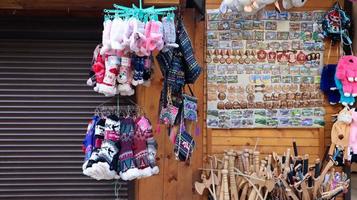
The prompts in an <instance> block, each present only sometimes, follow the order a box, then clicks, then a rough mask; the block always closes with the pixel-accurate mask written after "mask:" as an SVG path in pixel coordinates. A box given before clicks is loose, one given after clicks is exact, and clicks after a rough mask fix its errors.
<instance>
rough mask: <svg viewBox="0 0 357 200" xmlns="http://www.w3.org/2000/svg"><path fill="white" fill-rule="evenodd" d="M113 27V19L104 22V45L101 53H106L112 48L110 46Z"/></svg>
mask: <svg viewBox="0 0 357 200" xmlns="http://www.w3.org/2000/svg"><path fill="white" fill-rule="evenodd" d="M111 28H112V21H111V20H105V21H104V22H103V35H102V44H103V47H102V48H101V49H100V54H101V55H104V54H105V53H106V52H108V51H109V50H110V49H111V47H110V29H111Z"/></svg>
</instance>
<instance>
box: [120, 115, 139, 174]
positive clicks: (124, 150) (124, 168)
mask: <svg viewBox="0 0 357 200" xmlns="http://www.w3.org/2000/svg"><path fill="white" fill-rule="evenodd" d="M133 137H134V121H133V120H132V119H129V118H128V119H123V120H122V121H121V126H120V140H119V145H120V151H119V159H118V161H119V169H120V170H119V171H120V173H119V175H120V177H121V178H122V179H123V180H126V181H127V180H133V179H135V178H136V177H139V176H140V173H139V170H138V169H137V168H136V167H135V164H134V153H133V149H132V147H133Z"/></svg>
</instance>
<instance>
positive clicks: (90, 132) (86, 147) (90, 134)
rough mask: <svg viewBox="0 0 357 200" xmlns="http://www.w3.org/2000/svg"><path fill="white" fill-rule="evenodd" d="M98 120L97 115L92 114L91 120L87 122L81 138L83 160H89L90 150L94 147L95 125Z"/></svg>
mask: <svg viewBox="0 0 357 200" xmlns="http://www.w3.org/2000/svg"><path fill="white" fill-rule="evenodd" d="M98 121H99V117H98V116H94V117H93V118H92V120H91V121H90V122H89V123H88V127H87V133H86V136H85V138H84V140H83V146H82V148H83V151H84V153H85V158H84V160H85V161H87V160H89V158H90V156H91V154H92V151H93V149H94V148H95V126H96V124H97V122H98Z"/></svg>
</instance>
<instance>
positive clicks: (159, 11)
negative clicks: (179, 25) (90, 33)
mask: <svg viewBox="0 0 357 200" xmlns="http://www.w3.org/2000/svg"><path fill="white" fill-rule="evenodd" d="M113 7H114V8H115V9H104V10H103V12H104V13H106V15H105V16H104V19H106V20H107V19H112V18H115V17H126V18H128V17H135V18H137V19H139V20H142V21H147V20H148V19H149V18H150V19H153V20H157V19H158V16H159V15H166V16H168V17H172V18H174V14H173V11H175V10H176V9H177V8H176V7H166V8H155V6H151V7H148V8H143V7H142V0H139V7H137V6H136V5H135V4H132V7H126V6H122V5H117V4H113ZM170 12H171V13H170ZM110 14H114V15H110Z"/></svg>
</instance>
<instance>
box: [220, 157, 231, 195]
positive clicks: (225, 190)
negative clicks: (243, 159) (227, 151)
mask: <svg viewBox="0 0 357 200" xmlns="http://www.w3.org/2000/svg"><path fill="white" fill-rule="evenodd" d="M221 172H222V185H221V191H220V195H219V196H220V200H229V188H228V156H226V155H225V156H224V158H223V169H222V170H221Z"/></svg>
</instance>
